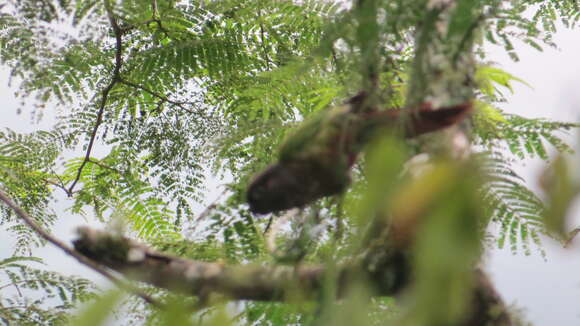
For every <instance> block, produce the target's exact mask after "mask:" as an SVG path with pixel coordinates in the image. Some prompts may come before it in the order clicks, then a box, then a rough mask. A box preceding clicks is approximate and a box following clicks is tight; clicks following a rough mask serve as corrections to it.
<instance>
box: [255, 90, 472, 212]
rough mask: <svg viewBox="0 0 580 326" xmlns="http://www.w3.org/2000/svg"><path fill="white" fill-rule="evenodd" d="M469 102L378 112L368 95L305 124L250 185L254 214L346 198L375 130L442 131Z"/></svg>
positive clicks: (408, 133) (458, 118) (468, 107)
mask: <svg viewBox="0 0 580 326" xmlns="http://www.w3.org/2000/svg"><path fill="white" fill-rule="evenodd" d="M471 109H472V103H471V102H470V101H468V102H464V103H461V104H458V105H454V106H446V107H439V108H434V107H433V106H432V105H431V103H429V102H426V103H422V104H421V105H419V106H417V107H413V108H393V109H387V110H377V109H376V108H374V107H373V106H372V105H370V101H369V96H368V94H367V93H366V92H364V91H363V92H359V93H358V94H357V95H355V96H353V97H351V98H350V99H349V100H348V101H346V102H345V103H344V104H342V105H339V106H336V107H333V108H330V109H327V110H323V111H322V112H319V113H317V114H315V115H314V116H313V117H312V118H310V119H306V120H305V121H304V122H303V123H301V124H300V125H299V126H298V127H297V128H296V129H295V130H294V131H293V132H291V133H290V134H289V136H287V137H286V139H285V140H284V141H283V143H282V145H281V147H280V150H279V154H278V158H277V161H276V162H275V163H273V164H271V165H269V166H268V167H266V168H265V169H264V170H263V171H262V172H260V173H258V174H257V175H256V176H255V177H254V178H253V179H252V181H251V182H250V184H249V186H248V189H247V191H246V199H247V202H248V204H249V206H250V211H251V212H252V213H254V214H268V213H273V212H279V211H283V210H287V209H290V208H294V207H303V206H305V205H307V204H308V203H311V202H313V201H315V200H317V199H320V198H323V197H326V196H332V195H336V194H339V193H342V192H343V191H345V190H346V189H347V187H348V186H349V185H350V181H351V178H350V169H351V168H352V166H353V165H354V163H355V162H356V160H357V157H358V155H359V153H360V152H361V151H362V150H363V148H364V146H365V145H366V144H367V143H368V142H369V141H370V140H371V139H372V136H373V135H374V134H375V133H376V131H377V130H380V129H384V128H400V129H401V131H402V134H403V136H404V137H406V138H412V137H416V136H418V135H422V134H425V133H429V132H433V131H437V130H441V129H443V128H446V127H449V126H452V125H455V124H457V123H459V122H460V121H462V120H463V119H464V118H465V117H466V116H467V115H468V113H469V112H470V111H471Z"/></svg>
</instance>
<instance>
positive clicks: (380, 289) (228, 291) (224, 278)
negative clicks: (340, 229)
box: [74, 228, 406, 301]
mask: <svg viewBox="0 0 580 326" xmlns="http://www.w3.org/2000/svg"><path fill="white" fill-rule="evenodd" d="M74 246H75V248H76V249H77V250H78V251H79V252H80V253H82V254H84V255H86V256H87V257H90V258H91V259H93V260H95V261H97V262H99V263H101V264H103V265H105V266H107V267H109V268H111V269H113V270H115V271H117V272H120V273H122V274H123V275H125V276H126V277H128V278H131V279H134V280H138V281H142V282H146V283H149V284H151V285H154V286H157V287H161V288H165V289H168V290H171V291H175V292H179V293H183V294H187V295H195V296H200V297H202V298H204V297H207V296H208V295H209V294H211V293H218V294H222V295H225V296H227V297H230V298H232V299H238V300H257V301H280V300H284V299H285V298H287V297H288V296H289V295H291V294H296V293H297V292H300V293H301V294H302V295H304V296H306V297H310V298H312V297H313V296H314V295H316V294H317V293H318V292H319V290H320V289H321V288H322V285H323V283H324V278H325V275H326V270H325V268H324V267H323V266H320V265H310V266H308V265H300V266H296V267H293V266H260V265H240V266H228V265H224V264H222V263H209V262H201V261H194V260H187V259H183V258H179V257H175V256H170V255H166V254H162V253H159V252H156V251H154V250H152V249H150V248H148V247H146V246H145V245H143V244H140V243H137V242H135V241H132V240H130V239H127V238H124V237H119V236H114V235H110V234H107V233H104V232H101V231H96V230H92V229H88V228H81V229H79V239H77V240H76V241H74ZM382 251H384V250H382ZM393 253H394V255H385V256H384V257H383V258H382V259H381V260H382V261H383V262H386V261H389V262H388V263H380V264H377V265H376V266H380V268H376V269H375V270H373V271H372V272H370V271H366V272H365V271H364V270H362V269H361V268H360V265H361V264H355V263H352V264H347V265H343V266H341V267H338V269H339V270H338V272H337V273H336V275H338V280H337V286H338V291H337V293H339V294H341V293H344V290H346V287H347V286H348V284H349V283H350V282H349V280H351V279H355V278H356V279H360V278H361V277H364V275H367V276H368V278H369V279H370V280H371V281H372V282H373V283H375V284H377V285H378V286H377V287H376V290H377V294H379V295H393V294H395V293H396V292H398V291H399V290H400V289H401V288H402V287H403V286H402V285H403V284H402V282H394V281H392V280H397V281H400V280H402V278H401V277H400V276H401V275H400V274H402V272H403V271H406V269H403V268H401V260H400V259H399V256H400V254H399V253H395V252H393ZM385 258H386V259H385ZM373 262H376V261H373ZM376 266H374V267H376ZM386 274H390V275H386ZM379 278H381V279H389V280H391V281H389V282H379V281H378V279H379ZM374 280H377V282H375V281H374Z"/></svg>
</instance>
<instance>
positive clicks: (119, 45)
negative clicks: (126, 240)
mask: <svg viewBox="0 0 580 326" xmlns="http://www.w3.org/2000/svg"><path fill="white" fill-rule="evenodd" d="M104 2H105V9H106V10H107V15H108V17H109V22H110V23H111V27H112V28H113V33H114V34H115V67H114V68H113V76H112V78H111V81H110V82H109V84H108V85H107V87H105V89H103V91H102V95H101V102H100V104H99V110H98V112H97V120H96V121H95V125H94V127H93V130H92V132H91V138H90V139H89V145H88V146H87V151H86V153H85V158H84V160H83V162H82V163H81V166H79V169H78V171H77V174H76V177H75V179H74V180H73V182H72V184H71V185H70V187H69V188H68V195H69V196H72V193H73V189H74V187H75V186H76V184H77V183H78V181H79V180H80V178H81V174H82V172H83V169H84V167H85V165H86V164H87V163H88V162H89V161H90V158H91V151H92V150H93V145H94V143H95V139H96V138H97V131H98V129H99V127H100V125H101V123H102V122H103V114H104V112H105V106H106V105H107V99H108V98H109V93H110V92H111V90H112V89H113V87H115V85H116V84H117V83H118V82H119V81H120V79H121V66H122V65H123V40H122V35H123V31H122V30H121V28H120V27H119V24H118V23H117V19H116V18H115V16H114V14H113V9H112V8H111V5H110V3H109V0H104Z"/></svg>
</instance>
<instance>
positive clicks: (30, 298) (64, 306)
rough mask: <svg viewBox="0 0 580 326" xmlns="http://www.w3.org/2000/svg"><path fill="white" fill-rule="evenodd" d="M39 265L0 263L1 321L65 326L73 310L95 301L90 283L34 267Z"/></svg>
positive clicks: (17, 260)
mask: <svg viewBox="0 0 580 326" xmlns="http://www.w3.org/2000/svg"><path fill="white" fill-rule="evenodd" d="M37 263H41V260H40V259H38V258H33V257H21V256H13V257H10V258H6V259H3V260H0V282H1V284H0V307H1V309H0V320H2V321H3V322H4V323H6V324H7V325H12V324H18V325H65V324H66V322H67V321H68V318H69V316H70V311H71V310H72V309H74V308H76V307H77V305H78V304H79V303H83V302H86V301H88V300H89V299H92V298H93V297H94V291H95V288H94V287H93V285H92V283H90V282H89V281H87V280H85V279H82V278H78V277H64V276H62V275H60V274H58V273H55V272H50V271H45V270H42V269H36V268H33V267H31V265H35V264H37Z"/></svg>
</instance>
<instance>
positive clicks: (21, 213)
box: [0, 190, 163, 308]
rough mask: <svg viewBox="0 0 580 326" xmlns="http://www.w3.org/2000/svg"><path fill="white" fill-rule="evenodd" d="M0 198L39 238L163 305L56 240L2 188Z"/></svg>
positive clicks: (141, 296)
mask: <svg viewBox="0 0 580 326" xmlns="http://www.w3.org/2000/svg"><path fill="white" fill-rule="evenodd" d="M0 200H2V201H3V202H4V203H6V205H8V207H10V208H11V209H12V210H13V211H14V213H16V215H17V216H18V217H19V218H21V219H22V220H23V221H24V222H25V223H26V224H27V225H28V226H29V227H30V228H31V229H32V230H34V232H36V234H38V235H39V236H40V237H41V238H43V239H44V240H46V241H47V242H49V243H51V244H53V245H54V246H56V247H58V248H59V249H61V250H62V251H64V253H66V254H67V255H69V256H71V257H73V258H75V259H76V260H77V261H79V262H80V263H81V264H83V265H85V266H87V267H88V268H90V269H92V270H94V271H95V272H97V273H99V274H101V275H103V276H104V277H105V278H106V279H108V280H109V281H111V282H112V283H113V284H115V285H116V286H118V287H119V288H121V289H124V290H126V291H127V292H130V293H132V294H134V295H136V296H138V297H140V298H142V299H143V300H145V301H146V302H147V303H149V304H151V305H153V306H155V307H158V308H161V307H163V305H162V304H161V303H160V302H158V301H157V300H155V299H153V298H152V297H151V296H149V295H147V294H146V293H144V292H142V291H141V290H139V289H137V288H135V287H134V286H132V285H130V284H127V283H126V282H123V281H121V280H120V279H118V278H117V277H115V276H114V275H113V274H111V273H110V272H109V271H107V270H105V269H103V268H102V267H101V266H100V265H98V264H97V263H95V262H93V261H92V260H90V259H88V258H87V257H85V256H83V255H81V254H79V253H78V252H76V251H75V250H74V249H73V248H71V247H69V246H67V245H66V244H65V243H64V242H62V241H60V240H58V239H57V238H55V237H54V236H52V235H51V234H50V233H48V232H47V231H45V230H44V229H42V228H41V227H40V226H39V225H38V224H36V222H35V221H34V220H33V219H32V217H31V216H30V215H28V214H27V213H26V212H25V211H24V210H23V209H22V208H21V207H20V206H18V205H17V204H16V203H14V201H12V199H11V198H10V197H9V196H8V195H7V194H6V193H5V192H4V191H2V190H0Z"/></svg>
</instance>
